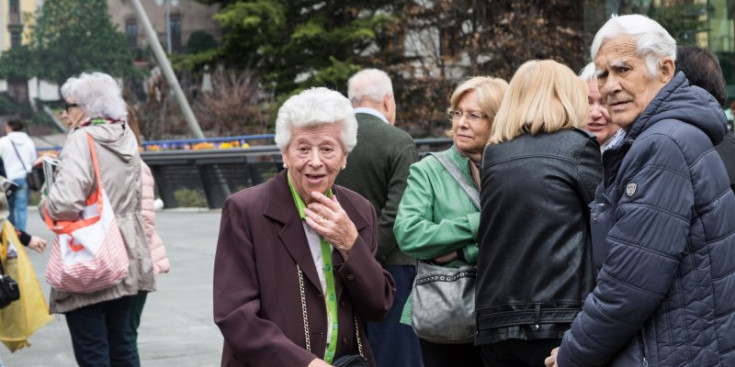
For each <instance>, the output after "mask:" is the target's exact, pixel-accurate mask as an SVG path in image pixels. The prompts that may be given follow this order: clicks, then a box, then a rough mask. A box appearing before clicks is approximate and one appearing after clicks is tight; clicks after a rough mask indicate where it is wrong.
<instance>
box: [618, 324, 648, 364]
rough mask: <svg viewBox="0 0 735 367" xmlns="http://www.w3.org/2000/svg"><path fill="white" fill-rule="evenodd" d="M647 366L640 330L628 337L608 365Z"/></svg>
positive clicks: (644, 346)
mask: <svg viewBox="0 0 735 367" xmlns="http://www.w3.org/2000/svg"><path fill="white" fill-rule="evenodd" d="M639 366H640V367H648V358H647V357H646V345H645V343H644V341H643V334H642V332H639V333H636V335H635V336H633V337H632V338H630V340H629V341H628V343H627V344H626V345H625V347H624V348H623V349H621V350H620V352H618V354H616V355H615V356H614V357H613V359H612V360H611V361H610V364H608V367H639Z"/></svg>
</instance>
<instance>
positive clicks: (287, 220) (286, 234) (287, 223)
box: [263, 170, 369, 290]
mask: <svg viewBox="0 0 735 367" xmlns="http://www.w3.org/2000/svg"><path fill="white" fill-rule="evenodd" d="M287 172H288V170H283V171H282V172H281V173H279V174H278V175H276V176H275V177H273V178H272V179H271V180H270V181H268V182H267V183H266V185H268V188H267V190H266V196H265V198H266V200H267V202H266V205H265V208H264V209H263V215H264V216H266V217H267V218H270V219H272V220H274V221H276V222H278V223H281V224H282V227H281V229H280V230H279V231H278V238H279V240H280V241H281V244H282V245H283V246H284V247H285V248H286V250H287V251H288V253H289V254H290V255H291V257H292V258H293V260H294V262H296V264H298V265H299V266H300V267H301V270H302V271H303V272H304V276H305V277H306V278H307V279H308V280H309V281H310V282H311V283H312V284H313V285H314V286H315V287H316V288H317V289H320V290H321V283H320V282H319V276H318V275H317V270H316V266H315V265H314V259H313V258H312V257H311V250H310V249H309V245H308V241H307V240H306V234H305V233H304V225H303V221H302V220H301V217H299V213H298V210H296V204H294V201H293V198H292V196H291V191H290V189H289V188H288V181H287V178H286V174H287ZM345 190H346V189H345V188H342V187H340V186H336V185H335V186H334V187H332V192H333V193H334V195H335V196H336V197H337V200H339V203H340V205H342V208H343V209H344V210H345V212H346V213H347V215H348V216H349V217H350V219H351V220H352V222H353V223H354V224H355V228H356V229H357V232H358V233H360V232H361V231H362V230H363V229H365V227H367V225H368V223H369V222H368V220H367V219H366V218H365V217H364V216H363V214H362V213H360V212H359V211H358V210H357V208H355V206H354V204H353V203H352V201H351V200H350V199H349V198H348V197H347V196H346V195H345ZM332 262H333V265H334V266H335V267H336V266H338V265H341V264H343V263H344V259H343V258H342V255H341V254H340V253H339V251H337V250H334V251H333V252H332Z"/></svg>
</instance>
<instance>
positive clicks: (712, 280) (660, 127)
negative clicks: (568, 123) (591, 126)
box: [557, 73, 735, 367]
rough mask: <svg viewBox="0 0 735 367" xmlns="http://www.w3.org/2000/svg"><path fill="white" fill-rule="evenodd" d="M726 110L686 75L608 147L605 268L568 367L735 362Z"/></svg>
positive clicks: (571, 345)
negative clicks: (723, 150) (723, 145)
mask: <svg viewBox="0 0 735 367" xmlns="http://www.w3.org/2000/svg"><path fill="white" fill-rule="evenodd" d="M725 132H726V120H725V116H724V114H723V113H722V111H721V110H720V108H719V106H718V105H717V102H715V100H714V98H712V97H711V96H710V95H709V94H708V93H707V92H705V91H704V90H702V89H700V88H698V87H694V86H690V85H689V82H688V81H687V80H686V77H685V76H684V74H683V73H678V74H677V75H676V76H675V77H674V79H673V80H672V81H671V82H669V84H667V85H666V86H664V88H663V89H662V90H661V91H660V92H659V94H658V95H657V96H656V97H655V98H654V99H653V101H651V103H650V104H649V105H648V107H647V108H646V109H645V110H644V111H643V113H642V114H641V115H640V116H639V117H638V119H637V120H636V121H635V122H634V123H633V124H632V126H631V129H630V131H629V132H628V134H627V136H626V138H625V140H624V141H623V143H622V144H621V145H619V146H618V147H616V148H614V149H611V150H608V151H606V152H605V154H604V155H603V167H604V175H603V182H602V183H601V184H600V186H599V187H598V189H597V193H596V197H595V201H594V202H593V204H592V208H591V223H592V224H591V227H592V228H591V229H592V242H593V257H594V261H595V264H596V266H597V267H598V268H599V269H600V272H599V275H598V278H597V287H596V288H595V290H594V291H593V293H591V294H590V295H589V296H588V297H587V299H586V301H585V304H584V307H583V309H582V312H580V313H579V315H578V316H577V318H576V319H575V321H574V323H573V324H572V328H571V329H570V330H569V331H567V333H565V335H564V340H563V342H562V345H561V349H560V351H559V355H558V356H557V361H558V364H559V366H560V367H575V366H579V367H583V366H584V367H594V366H662V367H663V366H665V367H679V366H687V367H707V366H723V367H725V366H735V196H734V195H733V192H732V191H731V190H730V186H729V181H728V177H727V174H726V173H725V167H724V165H723V164H722V160H721V159H720V157H719V156H718V155H717V153H716V152H715V151H714V149H713V145H715V144H717V143H719V142H720V141H721V140H722V138H723V136H724V135H725Z"/></svg>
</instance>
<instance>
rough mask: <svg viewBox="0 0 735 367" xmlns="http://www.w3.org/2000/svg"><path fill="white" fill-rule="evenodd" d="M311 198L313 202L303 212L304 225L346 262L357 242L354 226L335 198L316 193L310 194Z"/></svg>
mask: <svg viewBox="0 0 735 367" xmlns="http://www.w3.org/2000/svg"><path fill="white" fill-rule="evenodd" d="M311 197H312V198H314V200H315V201H313V202H312V203H311V204H309V205H307V207H306V209H305V210H304V213H306V224H308V225H309V226H310V227H311V228H314V230H315V231H316V233H318V234H319V235H320V236H322V237H324V239H325V240H326V241H327V242H329V243H331V244H332V245H333V246H334V247H335V248H336V249H337V251H339V252H340V253H341V254H342V257H344V259H345V261H346V260H347V258H348V257H349V254H350V250H351V249H352V245H354V244H355V241H356V240H357V228H355V224H354V223H352V220H351V219H350V217H348V216H347V213H346V212H345V211H344V209H342V206H341V205H339V202H337V198H335V197H333V198H331V199H330V198H328V197H327V196H326V195H324V194H322V193H319V192H316V191H315V192H312V193H311Z"/></svg>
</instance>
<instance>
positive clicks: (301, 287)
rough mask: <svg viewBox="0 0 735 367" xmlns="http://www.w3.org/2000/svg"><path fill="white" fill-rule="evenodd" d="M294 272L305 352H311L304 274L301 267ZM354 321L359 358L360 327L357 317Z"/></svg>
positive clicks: (297, 266)
mask: <svg viewBox="0 0 735 367" xmlns="http://www.w3.org/2000/svg"><path fill="white" fill-rule="evenodd" d="M296 272H297V273H298V274H299V293H300V294H301V317H302V318H303V319H304V337H305V338H306V350H307V351H309V352H311V337H310V336H309V315H308V313H307V312H306V292H305V291H304V273H303V272H302V271H301V267H300V266H299V265H298V264H297V265H296ZM352 319H353V320H354V321H355V337H356V338H357V351H358V352H359V353H360V355H361V356H363V357H365V354H364V353H363V351H362V340H360V325H359V324H358V323H357V316H353V317H352Z"/></svg>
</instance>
